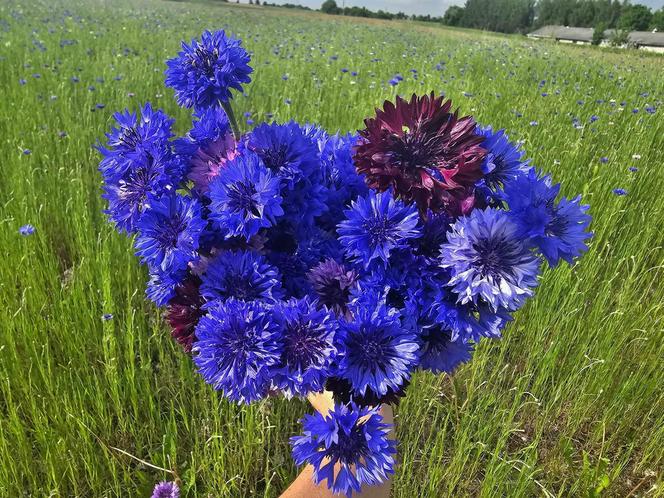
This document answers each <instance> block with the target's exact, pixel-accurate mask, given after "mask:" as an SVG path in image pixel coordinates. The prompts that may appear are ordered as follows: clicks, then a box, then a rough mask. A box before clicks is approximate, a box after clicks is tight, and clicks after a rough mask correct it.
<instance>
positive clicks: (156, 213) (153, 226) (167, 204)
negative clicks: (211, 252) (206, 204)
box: [135, 194, 207, 272]
mask: <svg viewBox="0 0 664 498" xmlns="http://www.w3.org/2000/svg"><path fill="white" fill-rule="evenodd" d="M206 224H207V222H206V221H205V220H204V219H203V218H202V216H201V207H200V204H199V203H198V201H197V200H196V199H192V198H191V197H184V196H182V195H179V194H173V195H164V196H162V197H161V198H160V199H158V200H156V201H154V202H153V203H151V204H150V206H149V207H148V208H147V209H146V210H145V212H144V213H143V216H142V217H141V219H140V221H139V222H138V224H137V228H138V231H139V235H138V238H137V239H136V243H135V244H136V254H137V255H138V256H140V257H141V259H142V260H143V261H144V262H146V263H147V264H148V265H149V266H150V268H152V269H159V270H160V271H162V272H172V271H177V270H182V269H184V268H186V267H187V265H188V264H189V262H190V261H192V260H194V259H196V258H197V257H198V253H197V250H198V241H199V237H200V234H201V231H202V230H203V229H204V228H205V225H206Z"/></svg>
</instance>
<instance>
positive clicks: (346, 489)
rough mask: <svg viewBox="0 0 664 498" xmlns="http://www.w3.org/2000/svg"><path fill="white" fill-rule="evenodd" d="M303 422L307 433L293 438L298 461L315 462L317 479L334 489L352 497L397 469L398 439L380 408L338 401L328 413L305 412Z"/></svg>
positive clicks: (312, 463)
mask: <svg viewBox="0 0 664 498" xmlns="http://www.w3.org/2000/svg"><path fill="white" fill-rule="evenodd" d="M302 425H303V428H304V433H303V435H302V436H295V437H292V438H291V445H292V446H293V458H294V460H295V463H296V464H297V465H303V464H305V463H309V464H311V465H312V466H313V468H314V475H313V478H314V481H315V482H316V483H317V484H319V483H321V482H323V481H327V487H328V488H329V489H331V490H332V492H333V493H335V494H336V493H344V494H345V495H346V496H347V497H350V496H351V495H352V493H353V491H355V492H357V493H359V492H360V490H361V489H362V486H363V485H369V486H374V485H376V484H380V483H382V482H384V481H385V480H387V478H388V476H389V474H393V473H394V456H393V455H394V454H395V453H396V442H395V441H393V440H391V439H390V438H389V437H388V436H389V432H390V426H389V425H388V424H385V423H383V419H382V417H381V416H380V414H379V413H378V408H367V407H360V406H357V405H355V404H352V403H351V404H350V405H348V406H346V405H337V406H335V408H334V410H332V411H331V412H330V413H329V414H328V415H321V414H320V413H316V414H315V415H305V417H304V419H303V420H302ZM335 466H338V471H336V470H335Z"/></svg>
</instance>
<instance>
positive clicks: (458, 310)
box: [404, 285, 512, 343]
mask: <svg viewBox="0 0 664 498" xmlns="http://www.w3.org/2000/svg"><path fill="white" fill-rule="evenodd" d="M416 304H417V303H416ZM411 306H412V305H411ZM411 309H412V307H411ZM419 309H422V310H423V312H424V313H425V315H426V318H425V326H430V325H432V324H433V325H439V326H440V327H442V328H444V329H445V330H448V331H449V332H450V340H452V341H454V342H456V341H461V342H463V343H467V342H469V341H475V342H477V341H479V340H480V339H481V338H482V337H488V338H490V339H497V338H499V337H500V332H501V330H502V329H503V327H504V326H505V325H506V324H507V323H508V322H509V321H511V320H512V317H511V315H510V314H509V312H508V311H506V310H505V309H503V308H499V309H497V310H493V309H492V308H491V307H490V306H489V305H488V304H485V303H477V304H474V303H472V302H469V303H466V304H460V303H458V302H457V297H456V295H455V294H454V293H453V292H451V291H450V290H449V288H448V287H444V286H442V285H439V286H437V287H436V288H435V289H433V292H432V293H431V295H429V296H426V299H425V300H424V301H423V302H422V304H420V305H419ZM408 313H409V309H408V308H407V309H406V311H404V315H406V314H408Z"/></svg>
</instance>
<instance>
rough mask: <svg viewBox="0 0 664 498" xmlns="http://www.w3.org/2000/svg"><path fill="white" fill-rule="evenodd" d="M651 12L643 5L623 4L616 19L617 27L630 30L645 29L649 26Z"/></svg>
mask: <svg viewBox="0 0 664 498" xmlns="http://www.w3.org/2000/svg"><path fill="white" fill-rule="evenodd" d="M651 19H652V12H650V9H649V8H648V7H646V6H645V5H640V4H636V5H625V6H624V7H623V11H622V15H621V16H620V19H618V27H619V28H621V29H626V30H630V31H645V30H647V29H648V27H649V26H650V21H651Z"/></svg>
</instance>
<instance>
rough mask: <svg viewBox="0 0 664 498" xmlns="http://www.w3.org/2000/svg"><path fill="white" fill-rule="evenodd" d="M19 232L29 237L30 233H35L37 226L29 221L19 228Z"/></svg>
mask: <svg viewBox="0 0 664 498" xmlns="http://www.w3.org/2000/svg"><path fill="white" fill-rule="evenodd" d="M18 233H20V234H21V235H23V237H28V236H29V235H32V234H33V233H35V227H34V226H32V225H31V224H29V223H28V224H26V225H23V226H21V227H20V228H19V229H18Z"/></svg>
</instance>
